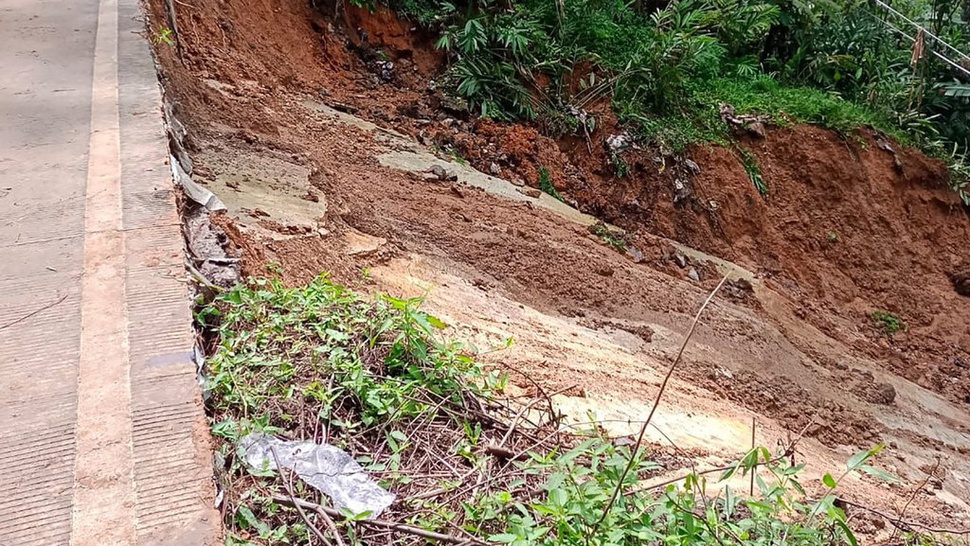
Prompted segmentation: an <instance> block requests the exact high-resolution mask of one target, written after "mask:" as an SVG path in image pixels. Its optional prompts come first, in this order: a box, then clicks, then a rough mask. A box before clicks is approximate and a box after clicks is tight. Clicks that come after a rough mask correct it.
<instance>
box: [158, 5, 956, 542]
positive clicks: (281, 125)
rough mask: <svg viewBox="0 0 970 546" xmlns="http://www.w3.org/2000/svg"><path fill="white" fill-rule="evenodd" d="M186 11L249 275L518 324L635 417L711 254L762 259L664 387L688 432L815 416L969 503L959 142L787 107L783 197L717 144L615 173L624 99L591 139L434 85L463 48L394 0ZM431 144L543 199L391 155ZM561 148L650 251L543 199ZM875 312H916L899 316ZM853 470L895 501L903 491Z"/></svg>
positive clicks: (666, 422)
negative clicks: (369, 5) (543, 172)
mask: <svg viewBox="0 0 970 546" xmlns="http://www.w3.org/2000/svg"><path fill="white" fill-rule="evenodd" d="M151 4H152V5H151V8H152V10H153V13H154V18H153V21H156V22H160V21H165V20H166V19H165V12H164V9H163V5H164V2H161V1H157V2H152V3H151ZM176 7H177V14H178V17H179V21H178V26H179V29H180V37H179V38H180V44H181V49H182V56H181V58H180V57H179V56H178V54H177V51H176V49H175V48H173V47H167V46H165V45H164V44H162V45H160V46H159V48H158V52H159V58H160V62H161V68H162V70H163V79H164V82H165V87H166V91H167V93H168V95H169V97H170V98H171V99H173V100H174V101H175V102H176V112H177V114H178V115H179V117H180V118H181V119H182V121H184V122H185V123H186V124H187V126H188V127H189V139H188V145H189V147H190V150H189V151H190V154H191V155H192V158H193V162H194V164H195V169H194V172H193V176H194V178H195V180H196V181H197V182H200V183H204V184H207V185H208V187H209V189H211V190H212V191H214V192H215V193H216V194H217V195H219V196H220V197H221V198H222V199H223V201H224V202H226V204H227V206H228V208H229V211H228V213H227V214H226V215H224V216H223V217H221V218H220V219H219V223H220V225H222V226H223V227H224V228H225V230H226V231H227V232H228V234H229V235H230V238H231V239H232V240H233V241H234V242H235V243H236V245H237V246H238V247H239V249H240V251H241V252H242V253H243V256H242V257H243V266H244V270H245V271H246V272H247V273H249V274H254V275H281V276H282V277H283V279H284V280H285V281H287V282H289V283H299V282H305V281H307V280H309V279H311V278H313V277H314V276H316V275H318V274H320V273H321V272H323V271H330V272H332V275H333V276H334V277H336V278H337V279H338V280H339V281H341V282H345V283H350V284H354V285H357V286H359V287H363V288H364V289H369V290H387V291H392V292H397V293H401V294H406V295H426V296H427V297H428V300H429V305H430V306H431V307H432V308H433V309H434V310H435V311H436V313H437V314H439V315H441V316H443V317H446V318H448V319H450V321H451V323H452V324H455V325H459V324H460V325H464V326H462V327H461V331H460V332H459V335H460V336H463V337H466V338H469V339H472V340H474V341H475V343H476V344H477V345H478V346H479V347H480V348H482V349H484V348H487V347H491V346H498V345H501V344H502V342H503V341H504V340H505V339H507V338H508V337H510V336H511V337H514V338H515V339H516V344H515V345H514V346H513V347H512V348H510V349H508V350H505V351H498V352H492V353H488V354H484V355H483V356H482V358H483V359H485V360H486V361H488V362H490V363H493V364H494V365H496V366H505V367H507V368H509V369H514V370H518V371H517V372H515V373H517V374H527V375H529V376H530V377H531V378H532V379H534V380H536V381H539V382H541V383H543V384H545V385H548V390H549V391H555V390H559V389H564V388H569V387H573V388H571V389H568V390H567V391H566V392H565V393H564V395H563V396H561V397H560V399H561V403H562V405H563V407H564V408H566V409H567V410H571V411H572V412H573V413H574V414H579V415H581V414H582V412H583V411H587V410H588V411H592V412H593V413H594V414H595V415H597V417H598V418H600V419H603V420H619V421H624V420H629V419H636V418H637V416H638V415H639V414H640V413H642V409H643V407H644V405H646V404H648V403H649V401H650V400H651V396H652V393H653V392H655V389H656V385H657V383H658V382H659V376H661V375H662V373H663V370H664V368H665V366H666V365H667V363H668V362H669V361H670V360H671V358H672V355H673V354H674V353H675V352H676V349H677V347H678V346H679V344H680V342H681V340H682V339H683V335H684V334H685V332H686V330H687V327H688V326H689V323H690V319H691V317H692V314H693V312H694V311H695V310H696V308H697V306H698V305H699V303H700V301H702V300H703V298H704V297H705V295H706V293H707V291H709V290H710V289H711V288H712V287H713V285H714V284H716V283H717V281H718V280H719V275H718V266H717V265H716V263H717V262H716V260H714V259H713V258H710V259H705V258H704V254H703V253H706V254H708V255H711V256H712V257H717V258H720V259H723V260H726V261H730V262H733V263H735V264H738V268H739V270H740V268H744V269H746V270H748V272H749V273H748V274H745V275H743V276H744V277H746V278H750V281H746V280H738V281H734V282H732V283H731V285H730V286H729V287H728V289H727V290H726V291H725V292H724V293H723V294H722V296H723V297H721V298H719V300H718V302H717V304H716V305H715V306H714V307H713V308H712V309H711V310H710V311H709V313H708V314H707V315H705V318H704V320H703V324H702V325H701V327H700V328H699V330H698V332H697V334H696V335H695V337H694V341H693V342H692V344H691V346H690V348H689V350H688V352H687V354H686V358H685V363H684V365H683V366H682V367H681V369H680V370H679V371H678V373H677V376H676V377H677V385H676V387H675V389H674V390H673V391H672V393H671V396H670V398H669V400H667V401H666V402H667V403H666V404H664V406H662V408H664V409H663V410H662V411H661V414H663V415H662V416H661V418H660V419H659V421H658V426H659V427H661V429H663V430H664V432H665V433H666V434H667V435H668V436H670V437H671V438H672V439H673V440H674V441H675V442H677V443H678V444H680V445H682V447H685V448H687V447H694V448H698V449H701V450H702V451H704V452H705V453H707V454H708V456H709V457H711V460H712V462H714V461H716V459H717V458H718V457H728V458H729V457H731V456H733V455H735V454H736V453H737V452H739V451H742V450H743V449H744V447H745V446H746V445H747V443H748V442H750V430H749V428H748V427H749V426H750V419H751V415H752V414H754V415H756V416H759V419H761V421H760V422H762V423H763V425H759V427H763V428H759V441H760V442H763V443H769V444H770V445H773V443H774V441H775V440H777V439H779V438H782V437H783V436H784V435H785V431H786V430H787V431H794V432H793V433H797V431H799V430H801V429H802V428H803V427H806V426H807V427H808V428H807V431H808V432H807V434H808V436H809V438H810V440H808V441H807V442H806V444H805V447H804V451H805V455H806V456H807V457H808V458H809V460H811V462H812V465H813V466H816V467H817V468H816V470H817V471H818V472H824V471H826V470H829V469H830V468H831V467H839V466H840V465H841V464H842V462H844V460H845V459H846V458H848V455H850V454H851V453H852V452H854V451H856V450H857V449H858V448H860V447H869V446H871V445H873V444H875V443H878V442H886V443H888V444H890V446H891V449H890V450H888V451H889V453H890V454H889V455H888V456H886V457H884V458H883V460H882V461H881V464H883V465H884V466H885V467H886V468H888V469H889V470H891V471H893V472H895V473H898V474H899V475H901V476H902V478H903V479H904V483H908V484H911V485H912V484H913V483H915V482H918V481H920V480H921V479H922V478H923V477H924V475H925V474H923V472H924V471H925V470H926V469H929V468H931V467H932V465H933V461H934V460H935V459H937V458H939V459H940V460H941V465H940V468H941V469H942V470H940V471H938V472H937V474H938V476H937V477H936V478H933V480H935V482H934V483H938V485H939V487H938V488H937V489H935V490H934V491H933V492H932V493H923V494H920V495H919V496H918V498H917V502H916V503H914V507H913V508H910V510H911V512H912V513H917V512H918V513H919V514H920V517H922V518H924V519H926V520H927V521H936V520H942V519H951V518H960V517H964V518H966V517H967V515H968V513H970V507H968V505H967V504H966V503H965V502H964V501H961V500H960V499H966V498H970V428H968V425H970V364H968V363H970V331H968V329H967V326H966V325H967V324H968V323H970V305H968V303H970V301H968V299H967V297H966V295H961V294H960V293H958V290H960V289H961V287H962V286H963V285H962V284H961V283H962V282H963V281H962V280H961V279H963V278H965V277H961V276H960V275H965V273H964V272H965V271H966V270H967V268H968V266H970V261H968V260H970V254H968V251H967V241H968V240H970V220H968V217H967V213H966V210H965V209H962V208H961V207H960V206H959V205H958V204H957V200H956V198H955V196H953V195H951V194H950V192H949V191H948V190H946V189H945V188H944V184H943V183H942V182H943V177H944V176H945V170H944V169H943V167H942V166H941V165H940V164H938V163H936V162H934V161H932V160H929V159H927V158H925V157H923V156H922V155H920V154H918V153H916V152H913V151H910V150H905V149H902V148H900V147H898V146H897V145H896V144H894V143H891V142H886V141H884V140H883V139H882V138H881V137H880V136H879V135H876V134H874V133H872V132H871V131H866V130H863V131H861V132H859V133H858V134H856V135H852V136H850V137H846V138H842V137H839V136H837V135H835V134H833V133H831V132H828V131H824V130H821V129H818V128H814V127H793V128H776V129H771V130H769V131H768V132H767V134H766V135H765V136H764V137H763V138H762V137H754V136H744V137H742V138H740V140H739V142H738V146H739V147H742V148H744V149H746V150H748V151H749V153H751V154H753V156H754V157H755V158H756V160H757V163H758V165H759V168H760V170H761V173H762V175H763V177H764V180H765V181H766V183H767V187H768V195H767V197H763V196H762V195H760V194H759V193H758V191H757V190H756V189H755V187H754V186H753V184H752V183H751V181H750V180H749V178H748V176H747V174H746V172H745V170H744V167H743V166H742V163H741V161H740V160H739V157H738V151H737V150H735V149H727V148H720V147H698V148H696V149H694V150H691V151H690V153H689V154H688V155H689V159H690V161H688V157H675V156H673V155H664V154H662V153H660V152H657V151H652V150H630V151H627V152H623V160H624V162H625V164H626V165H627V167H628V171H629V172H628V173H627V174H626V175H625V176H623V177H617V176H616V168H615V166H614V165H613V164H612V163H611V162H610V160H609V154H608V152H607V150H606V146H605V141H606V139H607V138H608V137H609V136H610V135H613V134H619V133H620V132H621V129H619V128H617V127H616V126H615V123H613V122H611V121H610V116H609V113H608V112H606V111H605V108H601V109H600V110H601V116H602V118H601V119H602V121H601V122H600V123H597V127H598V128H597V130H596V131H595V132H594V133H593V134H591V135H590V138H589V140H588V141H587V139H585V138H582V137H564V138H561V139H558V140H553V139H551V138H548V137H545V136H542V134H541V133H540V132H539V131H538V130H537V129H536V128H534V127H528V126H523V125H502V124H496V123H493V122H489V121H482V120H475V119H473V118H471V117H469V116H468V115H467V113H463V112H461V111H460V110H456V109H455V108H454V106H453V105H452V104H450V103H449V101H448V100H447V99H446V98H444V97H442V96H441V95H440V94H439V93H437V92H435V91H433V90H431V88H430V87H429V81H430V79H432V78H433V77H434V76H435V75H436V71H437V70H438V68H439V65H440V62H441V61H442V59H441V57H440V56H439V55H438V54H437V53H435V52H434V51H433V49H432V48H431V45H430V44H431V38H430V37H427V36H423V35H421V34H420V33H418V32H417V31H416V30H413V29H412V27H411V26H410V25H408V24H406V23H404V22H401V21H398V20H397V19H395V18H394V17H393V16H392V15H391V14H389V13H387V12H379V13H378V14H376V15H370V14H367V13H366V12H362V11H357V10H353V9H351V8H348V9H349V11H348V12H347V13H344V14H342V15H341V16H340V17H338V18H328V17H325V16H323V15H321V14H319V13H316V12H314V11H312V10H311V9H310V8H309V7H305V6H304V5H303V4H302V3H299V2H295V3H293V2H287V3H282V4H279V3H271V2H264V1H258V0H246V1H239V2H217V1H215V0H199V1H197V2H193V6H192V7H191V8H189V7H184V6H181V4H179V3H176ZM342 29H353V30H352V31H351V32H346V33H345V32H344V31H343V30H342ZM388 60H390V61H391V62H393V67H392V68H388V65H387V64H386V63H387V61H388ZM435 150H437V151H439V152H442V151H444V155H446V156H447V155H448V151H453V152H454V154H455V155H456V156H458V157H461V158H463V161H465V162H467V163H469V164H471V165H472V166H474V167H477V168H478V169H479V170H481V171H483V172H485V173H490V174H493V175H496V176H497V177H501V178H504V179H507V180H509V181H510V182H511V184H510V185H508V187H509V188H518V189H515V190H513V191H518V192H519V193H521V195H522V196H525V197H524V198H523V199H522V200H510V199H507V198H503V197H497V196H495V195H492V194H490V193H489V192H487V191H483V190H481V189H476V188H472V187H469V186H468V185H466V184H459V183H455V182H453V181H451V180H450V178H451V176H450V174H451V173H449V172H445V173H444V174H445V175H444V176H441V175H439V174H435V173H428V172H413V171H410V172H409V171H407V170H401V169H395V168H392V167H388V166H385V165H384V164H382V161H381V158H382V157H386V154H390V153H411V154H428V153H431V152H432V151H435ZM422 157H423V156H422ZM459 166H460V165H457V164H456V165H455V169H456V170H457V169H458V167H459ZM540 167H541V168H544V169H547V170H548V171H549V173H550V180H551V182H552V183H553V184H554V185H555V186H556V188H557V190H558V191H559V192H561V194H562V195H563V197H564V198H565V200H566V202H568V203H572V204H574V205H575V206H576V207H577V208H578V209H579V210H581V211H583V212H586V213H588V214H591V215H594V216H596V217H598V218H599V219H601V220H603V221H605V222H608V223H612V224H614V225H616V226H619V227H621V228H623V229H624V230H625V231H626V236H625V237H626V239H627V243H626V244H627V245H630V246H631V247H632V248H635V249H636V251H627V252H620V251H617V249H616V248H614V247H613V246H611V245H609V244H606V243H605V242H604V239H603V238H602V237H598V236H596V235H593V234H591V232H590V230H589V229H588V227H587V226H585V225H583V224H582V223H578V222H574V221H571V220H569V219H565V218H563V216H561V215H559V214H556V213H553V212H550V211H549V210H546V209H545V208H544V207H542V206H537V204H536V202H535V201H534V199H533V197H534V194H535V190H534V189H533V188H534V187H538V186H539V174H538V173H539V168H540ZM530 186H531V188H530ZM526 197H528V199H526ZM671 241H674V242H677V243H679V244H682V245H685V246H686V247H691V248H693V249H696V250H697V251H701V252H693V253H692V252H689V251H687V250H683V249H678V247H677V246H676V245H675V244H674V243H672V242H671ZM621 246H622V245H621ZM739 276H742V275H739ZM964 284H965V283H964ZM877 311H879V312H884V313H888V314H891V315H893V316H895V317H898V318H899V319H900V320H901V321H902V322H904V323H905V325H906V328H905V330H902V331H899V332H896V333H895V334H893V335H888V334H887V333H886V332H885V331H884V329H883V326H884V325H881V324H880V323H879V322H878V321H876V320H875V319H874V318H873V313H874V312H877ZM519 380H521V382H522V388H523V389H529V388H532V387H531V386H530V385H531V383H530V382H528V381H525V380H523V379H522V378H521V377H520V378H519ZM618 427H619V428H621V429H622V426H621V425H618ZM655 440H657V441H658V442H659V441H662V437H660V436H658V437H657V438H655ZM826 465H829V467H830V468H826ZM848 487H849V494H852V495H856V496H857V498H858V499H860V500H862V499H866V500H871V499H876V502H877V503H878V504H879V505H880V506H882V507H883V508H886V509H888V510H889V511H890V512H892V510H893V509H894V508H893V506H894V505H895V504H896V503H898V501H900V499H904V498H905V497H906V496H908V492H909V489H908V488H907V486H905V485H902V486H892V487H888V486H886V485H880V484H876V483H875V482H869V481H868V480H866V481H862V480H860V481H858V483H852V484H849V486H848ZM900 504H901V503H900ZM951 524H952V522H951ZM879 531H880V527H879V524H878V523H873V532H874V533H878V532H879Z"/></svg>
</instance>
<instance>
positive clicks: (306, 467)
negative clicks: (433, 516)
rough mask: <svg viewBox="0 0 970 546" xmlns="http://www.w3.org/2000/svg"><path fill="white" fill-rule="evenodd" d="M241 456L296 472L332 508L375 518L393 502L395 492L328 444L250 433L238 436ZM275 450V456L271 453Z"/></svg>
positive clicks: (257, 466)
mask: <svg viewBox="0 0 970 546" xmlns="http://www.w3.org/2000/svg"><path fill="white" fill-rule="evenodd" d="M238 447H239V449H240V451H241V452H242V455H243V458H244V460H245V461H246V464H248V465H249V466H250V467H251V468H252V469H254V470H255V471H257V472H259V471H264V470H276V461H277V460H279V464H280V466H282V467H284V468H289V469H291V470H293V471H294V472H296V474H297V475H298V476H300V478H301V479H303V481H305V482H306V483H308V484H310V485H312V486H313V487H315V488H316V489H318V490H320V491H321V492H322V493H324V494H325V495H327V496H328V497H330V501H331V502H332V503H333V506H334V508H336V509H338V510H342V509H343V508H347V509H348V510H350V511H351V512H353V513H355V514H361V513H363V512H370V515H369V516H368V518H369V519H372V518H376V517H377V516H378V515H379V514H380V513H381V512H382V511H384V509H386V508H387V507H388V506H390V505H391V503H392V502H394V499H395V496H394V494H392V493H389V492H387V491H385V490H384V489H382V488H381V486H379V485H377V483H375V482H374V481H373V480H371V479H370V478H369V477H368V476H367V473H366V472H364V469H363V468H361V466H360V465H359V464H357V461H355V460H354V458H353V457H351V456H350V454H348V453H347V452H346V451H344V450H342V449H340V448H337V447H334V446H332V445H328V444H317V443H314V442H313V441H310V440H307V441H302V442H295V441H285V440H280V439H279V438H276V437H274V436H270V435H267V434H262V433H254V434H249V435H247V436H244V437H243V438H241V439H240V440H239V444H238ZM274 451H275V457H274Z"/></svg>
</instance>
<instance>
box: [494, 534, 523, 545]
mask: <svg viewBox="0 0 970 546" xmlns="http://www.w3.org/2000/svg"><path fill="white" fill-rule="evenodd" d="M488 540H490V541H492V542H498V543H500V544H511V543H513V542H515V541H516V540H519V537H517V536H515V535H513V534H511V533H499V534H497V535H491V536H490V537H488Z"/></svg>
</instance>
